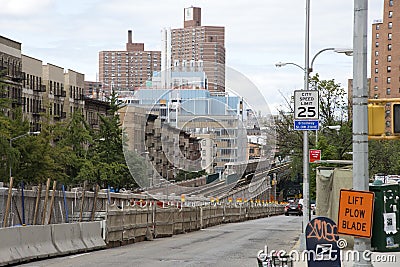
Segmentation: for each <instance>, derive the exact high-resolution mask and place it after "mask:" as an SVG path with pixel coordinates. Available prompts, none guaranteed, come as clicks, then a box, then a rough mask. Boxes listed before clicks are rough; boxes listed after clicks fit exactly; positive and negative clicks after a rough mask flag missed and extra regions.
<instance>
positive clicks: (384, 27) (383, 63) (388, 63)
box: [369, 0, 400, 131]
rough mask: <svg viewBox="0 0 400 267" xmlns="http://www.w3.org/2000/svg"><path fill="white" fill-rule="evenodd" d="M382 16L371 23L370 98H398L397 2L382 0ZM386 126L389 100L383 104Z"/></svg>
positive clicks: (399, 22) (399, 38) (399, 9)
mask: <svg viewBox="0 0 400 267" xmlns="http://www.w3.org/2000/svg"><path fill="white" fill-rule="evenodd" d="M383 2H384V12H383V19H382V20H376V21H374V23H373V25H372V49H371V81H370V93H369V97H370V98H398V97H400V69H399V67H398V66H399V65H400V33H399V29H400V5H399V3H396V4H395V1H394V0H384V1H383ZM386 114H387V116H386V127H387V131H389V129H390V120H391V116H390V103H388V104H387V106H386Z"/></svg>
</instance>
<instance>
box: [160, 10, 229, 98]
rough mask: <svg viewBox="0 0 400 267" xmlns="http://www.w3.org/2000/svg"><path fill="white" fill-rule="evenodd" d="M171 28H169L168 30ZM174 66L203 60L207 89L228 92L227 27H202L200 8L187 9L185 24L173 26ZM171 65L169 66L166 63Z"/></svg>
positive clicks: (172, 61) (172, 57)
mask: <svg viewBox="0 0 400 267" xmlns="http://www.w3.org/2000/svg"><path fill="white" fill-rule="evenodd" d="M168 31H169V30H168ZM170 31H171V32H170V34H171V40H170V41H171V42H170V44H171V46H170V51H168V52H167V55H168V54H169V53H170V54H171V67H172V66H175V65H180V64H182V63H183V64H187V65H188V66H191V65H193V64H195V63H196V62H203V64H204V71H205V73H206V75H207V79H208V88H207V89H208V90H209V91H212V92H224V91H225V27H221V26H202V25H201V8H199V7H188V8H185V9H184V27H183V28H178V29H171V30H170ZM167 67H168V66H167Z"/></svg>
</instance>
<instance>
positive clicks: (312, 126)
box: [294, 120, 319, 131]
mask: <svg viewBox="0 0 400 267" xmlns="http://www.w3.org/2000/svg"><path fill="white" fill-rule="evenodd" d="M294 129H295V130H299V131H308V130H311V131H316V130H318V129H319V123H318V120H295V121H294Z"/></svg>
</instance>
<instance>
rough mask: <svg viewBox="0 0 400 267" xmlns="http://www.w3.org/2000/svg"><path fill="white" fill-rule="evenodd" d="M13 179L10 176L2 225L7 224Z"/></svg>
mask: <svg viewBox="0 0 400 267" xmlns="http://www.w3.org/2000/svg"><path fill="white" fill-rule="evenodd" d="M13 181H14V178H13V177H10V186H9V188H8V195H7V206H6V211H5V213H4V222H3V227H7V226H8V212H9V211H10V205H11V196H12V186H13Z"/></svg>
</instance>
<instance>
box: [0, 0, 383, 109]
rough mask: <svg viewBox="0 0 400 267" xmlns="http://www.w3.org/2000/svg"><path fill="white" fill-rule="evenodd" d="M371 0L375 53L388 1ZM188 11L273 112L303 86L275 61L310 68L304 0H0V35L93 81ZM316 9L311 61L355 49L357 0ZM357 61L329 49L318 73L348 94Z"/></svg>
mask: <svg viewBox="0 0 400 267" xmlns="http://www.w3.org/2000/svg"><path fill="white" fill-rule="evenodd" d="M368 2H369V7H368V13H369V14H368V15H369V18H368V25H369V33H368V39H369V43H368V49H369V50H370V47H371V45H370V43H371V41H370V40H371V25H372V23H373V21H374V20H375V19H381V18H382V16H383V0H369V1H368ZM190 6H196V7H201V9H202V25H205V26H207V25H216V26H224V27H225V48H226V65H227V66H229V67H230V68H233V69H234V70H235V71H238V72H240V73H242V74H243V75H244V76H246V77H247V78H248V79H249V80H250V81H251V82H252V83H254V85H255V86H257V88H258V90H259V91H260V92H261V94H262V95H263V96H264V97H265V101H266V103H267V104H268V105H269V107H270V110H271V112H272V113H276V109H277V108H279V107H280V106H281V105H284V102H285V98H288V97H290V96H291V95H293V91H294V90H299V89H302V87H303V81H304V78H303V77H304V75H303V72H302V70H301V69H300V68H297V67H295V66H293V65H287V66H285V67H281V68H277V67H276V66H275V64H276V63H277V62H291V63H296V64H298V65H300V66H304V61H305V52H304V51H305V48H304V43H305V42H304V40H305V9H306V7H305V6H306V1H305V0H286V1H276V0H274V1H272V0H262V1H260V0H257V1H256V0H246V1H244V0H218V1H216V0H191V1H189V0H141V1H139V0H112V1H105V0H69V1H56V0H0V35H2V36H4V37H7V38H9V39H12V40H15V41H17V42H20V43H22V54H24V55H28V56H31V57H34V58H37V59H40V60H42V61H43V63H44V64H46V63H51V64H54V65H57V66H60V67H63V68H64V69H72V70H75V71H77V72H80V73H84V74H85V80H91V81H95V80H96V77H97V73H98V53H99V51H104V50H124V49H125V43H126V42H127V31H128V30H133V38H134V40H133V41H134V42H140V43H145V50H161V30H162V29H163V28H168V27H171V28H182V27H183V9H184V8H185V7H190ZM310 8H311V12H310V61H311V58H312V57H313V56H314V55H315V54H316V53H317V52H318V51H320V50H321V49H324V48H328V47H334V48H352V43H353V21H354V18H353V16H354V1H351V0H335V1H332V0H316V1H312V0H311V6H310ZM368 54H370V52H368ZM352 60H353V59H352V57H348V56H345V55H343V54H337V53H333V52H331V51H327V52H324V53H322V54H320V55H319V56H318V58H316V60H315V63H314V66H313V67H314V73H319V75H320V76H321V78H322V79H335V81H336V82H337V83H340V84H341V85H342V87H343V88H345V89H346V90H347V80H348V79H349V78H352V72H353V69H352ZM369 64H370V61H369V60H368V70H369Z"/></svg>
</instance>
